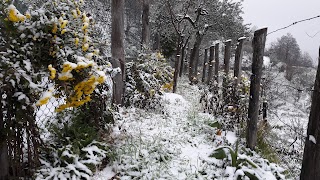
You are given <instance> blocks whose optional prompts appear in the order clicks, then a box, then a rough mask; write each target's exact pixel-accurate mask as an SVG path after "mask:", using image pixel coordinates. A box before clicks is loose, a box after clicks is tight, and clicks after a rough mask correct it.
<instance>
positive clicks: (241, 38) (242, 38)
mask: <svg viewBox="0 0 320 180" xmlns="http://www.w3.org/2000/svg"><path fill="white" fill-rule="evenodd" d="M246 38H247V37H240V38H239V39H238V41H241V40H244V39H246Z"/></svg>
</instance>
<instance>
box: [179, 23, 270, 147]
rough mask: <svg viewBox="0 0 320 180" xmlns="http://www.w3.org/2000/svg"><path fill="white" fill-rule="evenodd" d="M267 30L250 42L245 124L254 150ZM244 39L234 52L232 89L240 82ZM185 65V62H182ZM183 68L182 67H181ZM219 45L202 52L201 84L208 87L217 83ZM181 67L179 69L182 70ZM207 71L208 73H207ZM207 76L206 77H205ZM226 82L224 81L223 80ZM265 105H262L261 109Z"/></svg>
mask: <svg viewBox="0 0 320 180" xmlns="http://www.w3.org/2000/svg"><path fill="white" fill-rule="evenodd" d="M266 36H267V28H263V29H259V30H257V31H255V32H254V37H253V41H252V47H253V58H252V74H251V77H250V96H249V97H250V98H249V110H248V122H247V146H248V147H249V148H251V149H254V148H255V146H256V143H257V131H258V128H257V123H258V118H259V107H260V88H261V86H260V84H261V75H262V65H263V56H264V49H265V43H266ZM245 39H246V38H245V37H242V38H239V39H238V42H237V47H236V51H235V62H234V77H235V79H236V80H235V82H234V87H233V88H234V89H236V88H237V86H238V84H239V83H240V80H241V64H242V54H243V53H242V49H243V43H244V41H245ZM231 43H232V42H231V40H227V41H225V42H224V46H225V48H224V62H223V63H224V73H225V74H226V75H228V74H229V70H230V58H231ZM208 55H209V58H208ZM184 62H185V64H187V63H186V61H184ZM181 64H182V63H181ZM182 66H183V65H182ZM219 66H220V65H219V43H216V44H215V45H212V46H211V47H210V48H208V49H205V50H204V61H203V68H202V79H201V80H202V82H203V83H205V84H207V85H209V84H210V83H211V82H212V79H213V80H214V81H216V83H219ZM179 67H180V66H179ZM182 68H183V67H181V70H182ZM207 71H208V72H207ZM206 75H207V77H206ZM223 81H226V79H223ZM266 107H267V105H266V104H263V108H266ZM262 112H263V113H264V115H263V116H264V117H266V112H267V111H266V109H263V110H262Z"/></svg>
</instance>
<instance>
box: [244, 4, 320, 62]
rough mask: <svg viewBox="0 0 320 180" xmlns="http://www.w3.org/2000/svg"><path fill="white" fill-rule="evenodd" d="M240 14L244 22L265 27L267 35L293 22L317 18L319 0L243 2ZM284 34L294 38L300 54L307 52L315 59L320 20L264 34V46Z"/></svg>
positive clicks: (319, 38) (319, 8)
mask: <svg viewBox="0 0 320 180" xmlns="http://www.w3.org/2000/svg"><path fill="white" fill-rule="evenodd" d="M243 11H244V15H243V17H244V21H245V23H251V24H252V26H257V27H258V28H259V27H268V32H271V31H273V30H276V29H278V28H281V27H284V26H287V25H289V24H292V23H293V22H295V21H298V20H302V19H306V18H310V17H314V16H318V15H320V0H244V2H243ZM318 32H319V33H318ZM287 33H291V34H292V35H293V37H295V38H296V39H297V42H298V44H299V46H300V49H301V51H302V52H303V51H307V52H309V53H310V55H311V57H312V58H313V59H314V60H317V57H318V48H319V46H320V18H316V19H313V20H311V21H305V22H302V23H299V24H296V25H294V26H292V27H290V28H288V29H285V30H281V31H279V32H276V33H273V34H270V35H268V37H267V46H269V45H270V43H271V42H273V41H276V40H277V38H280V37H281V36H282V35H285V34H287ZM316 33H318V34H317V35H316V36H315V37H313V38H312V37H309V36H308V35H307V34H309V35H310V36H314V35H315V34H316Z"/></svg>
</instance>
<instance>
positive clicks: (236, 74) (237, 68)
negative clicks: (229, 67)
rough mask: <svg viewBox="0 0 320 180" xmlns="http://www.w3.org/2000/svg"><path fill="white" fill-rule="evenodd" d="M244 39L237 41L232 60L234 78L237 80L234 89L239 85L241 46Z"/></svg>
mask: <svg viewBox="0 0 320 180" xmlns="http://www.w3.org/2000/svg"><path fill="white" fill-rule="evenodd" d="M245 39H246V38H245V37H242V38H239V39H238V45H237V49H236V54H235V60H234V77H236V78H237V79H236V81H235V88H236V87H237V86H238V84H239V83H240V77H241V63H242V46H243V42H244V40H245Z"/></svg>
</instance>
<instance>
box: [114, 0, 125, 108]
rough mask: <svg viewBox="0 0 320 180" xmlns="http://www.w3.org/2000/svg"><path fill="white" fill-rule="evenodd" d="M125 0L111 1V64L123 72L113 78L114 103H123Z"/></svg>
mask: <svg viewBox="0 0 320 180" xmlns="http://www.w3.org/2000/svg"><path fill="white" fill-rule="evenodd" d="M123 15H124V0H112V2H111V18H112V23H111V27H112V29H111V54H112V59H111V64H112V66H113V68H120V69H121V74H117V75H116V76H115V77H114V78H113V84H114V85H113V103H115V104H117V105H119V104H122V103H123V101H122V100H123V95H124V82H123V81H124V78H125V56H124V45H123V37H124V19H123Z"/></svg>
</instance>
